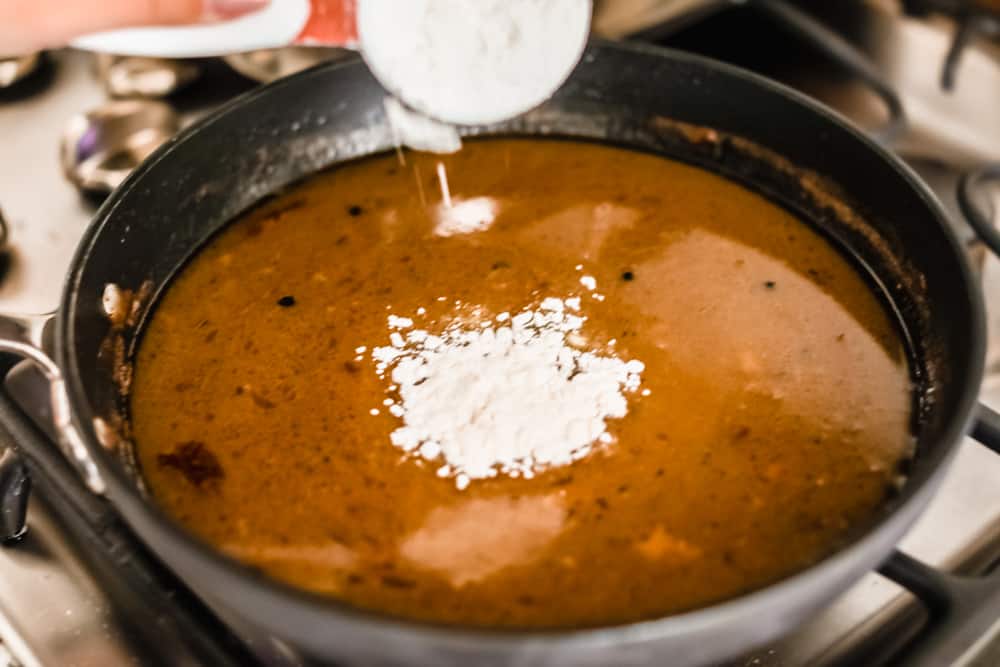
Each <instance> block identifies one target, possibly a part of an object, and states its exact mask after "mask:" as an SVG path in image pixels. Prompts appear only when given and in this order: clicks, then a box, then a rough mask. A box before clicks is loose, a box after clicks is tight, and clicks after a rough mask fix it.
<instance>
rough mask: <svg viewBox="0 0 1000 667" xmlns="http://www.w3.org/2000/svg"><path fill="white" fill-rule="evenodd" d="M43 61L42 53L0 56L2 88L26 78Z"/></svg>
mask: <svg viewBox="0 0 1000 667" xmlns="http://www.w3.org/2000/svg"><path fill="white" fill-rule="evenodd" d="M40 63H41V54H39V53H29V54H27V55H24V56H15V57H13V58H0V89H2V88H9V87H10V86H13V85H14V84H15V83H17V82H18V81H20V80H21V79H24V78H25V77H27V76H28V75H30V74H31V73H32V72H34V71H35V70H36V69H38V65H39V64H40Z"/></svg>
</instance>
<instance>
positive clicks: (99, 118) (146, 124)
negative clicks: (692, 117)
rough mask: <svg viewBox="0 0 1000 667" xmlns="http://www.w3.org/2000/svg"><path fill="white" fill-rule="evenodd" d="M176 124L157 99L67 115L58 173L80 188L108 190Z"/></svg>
mask: <svg viewBox="0 0 1000 667" xmlns="http://www.w3.org/2000/svg"><path fill="white" fill-rule="evenodd" d="M179 129H180V120H179V118H178V117H177V114H176V113H175V112H174V111H173V109H171V108H170V107H169V106H167V105H166V104H163V103H162V102H153V101H148V100H118V101H112V102H107V103H105V104H103V105H101V106H99V107H97V108H96V109H92V110H91V111H88V112H86V113H82V114H79V115H77V116H74V117H73V118H72V119H71V120H70V122H69V125H68V127H67V128H66V131H65V133H64V134H63V138H62V144H61V146H60V160H61V162H62V167H63V173H64V174H65V175H66V178H68V179H69V180H70V182H71V183H73V184H74V185H76V186H77V187H78V188H80V189H81V190H84V191H87V192H98V193H105V194H106V193H109V192H111V191H112V190H114V189H115V188H116V187H118V185H119V184H121V182H122V181H124V180H125V177H126V176H128V175H129V174H130V173H131V172H132V170H133V169H135V168H136V167H137V166H138V165H139V163H141V162H142V161H143V160H145V159H146V158H147V157H148V156H149V155H150V154H151V153H152V152H153V151H154V150H156V149H157V148H158V147H159V146H160V145H161V144H162V143H163V142H165V141H166V140H167V139H169V138H170V137H172V136H173V135H174V134H175V133H176V132H177V131H178V130H179Z"/></svg>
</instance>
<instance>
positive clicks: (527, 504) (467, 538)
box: [400, 495, 566, 587]
mask: <svg viewBox="0 0 1000 667" xmlns="http://www.w3.org/2000/svg"><path fill="white" fill-rule="evenodd" d="M565 522H566V510H565V508H564V507H563V503H562V502H561V501H560V499H559V497H558V496H556V495H546V496H525V497H522V498H505V497H502V496H500V497H495V498H473V499H469V500H465V501H462V502H460V503H458V504H457V505H454V506H451V507H437V508H435V509H434V510H432V511H431V513H430V515H428V517H427V519H426V521H425V522H424V524H423V525H422V526H421V527H420V528H419V529H418V530H417V531H416V532H414V533H412V534H411V535H409V536H408V537H406V538H405V539H404V540H403V541H402V543H401V545H400V553H401V554H402V556H403V558H405V559H406V560H408V561H410V562H412V563H414V564H415V565H418V566H419V567H422V568H426V569H429V570H434V571H436V572H438V573H440V574H441V575H442V576H444V577H445V578H446V579H447V580H448V581H449V582H451V585H452V586H455V587H461V586H464V585H465V584H467V583H470V582H477V581H481V580H483V579H486V578H487V577H489V576H491V575H493V574H494V573H496V572H499V571H500V570H502V569H503V568H505V567H509V566H512V565H522V564H528V563H530V562H531V561H532V560H533V559H535V558H536V557H537V556H538V555H539V554H540V553H541V552H542V551H543V550H544V549H545V547H546V546H547V545H548V544H549V543H550V542H551V541H552V540H553V539H554V538H555V537H556V536H557V535H559V533H560V532H561V531H562V529H563V526H564V524H565Z"/></svg>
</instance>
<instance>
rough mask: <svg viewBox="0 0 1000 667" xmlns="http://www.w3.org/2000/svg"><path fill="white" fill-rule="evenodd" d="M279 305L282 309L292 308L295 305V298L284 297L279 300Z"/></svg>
mask: <svg viewBox="0 0 1000 667" xmlns="http://www.w3.org/2000/svg"><path fill="white" fill-rule="evenodd" d="M278 305H279V306H281V307H282V308H291V307H292V306H294V305H295V297H294V296H283V297H281V298H280V299H278Z"/></svg>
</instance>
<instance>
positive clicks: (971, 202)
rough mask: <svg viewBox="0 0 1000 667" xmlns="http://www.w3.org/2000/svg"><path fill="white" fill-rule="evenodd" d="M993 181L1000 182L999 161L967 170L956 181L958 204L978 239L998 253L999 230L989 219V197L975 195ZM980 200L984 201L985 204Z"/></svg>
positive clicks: (999, 251) (990, 213)
mask: <svg viewBox="0 0 1000 667" xmlns="http://www.w3.org/2000/svg"><path fill="white" fill-rule="evenodd" d="M994 181H995V182H998V183H1000V162H997V163H995V164H990V165H986V166H985V167H981V168H979V169H976V170H974V171H970V172H968V173H967V174H965V175H964V176H962V178H961V180H960V181H959V182H958V205H959V207H961V209H962V213H964V214H965V218H966V220H968V222H969V224H970V225H971V226H972V228H973V229H975V230H976V234H978V235H979V238H980V240H982V242H983V243H984V244H986V246H987V247H988V248H989V249H990V250H992V251H993V252H994V253H995V254H997V255H1000V232H998V231H997V229H996V227H994V226H993V223H992V221H991V220H990V218H992V211H991V210H989V209H991V208H992V207H991V206H989V203H990V199H989V198H988V197H977V194H981V193H980V189H981V188H982V187H984V186H985V185H986V184H987V183H989V182H994ZM980 202H986V206H983V205H982V204H980ZM987 207H989V208H987Z"/></svg>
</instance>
